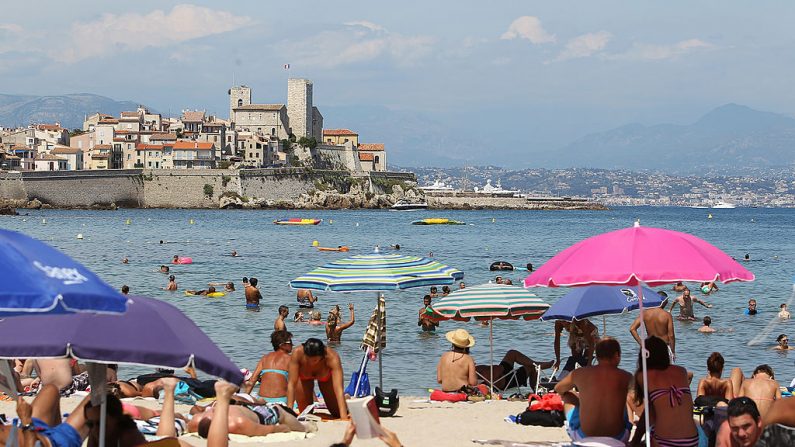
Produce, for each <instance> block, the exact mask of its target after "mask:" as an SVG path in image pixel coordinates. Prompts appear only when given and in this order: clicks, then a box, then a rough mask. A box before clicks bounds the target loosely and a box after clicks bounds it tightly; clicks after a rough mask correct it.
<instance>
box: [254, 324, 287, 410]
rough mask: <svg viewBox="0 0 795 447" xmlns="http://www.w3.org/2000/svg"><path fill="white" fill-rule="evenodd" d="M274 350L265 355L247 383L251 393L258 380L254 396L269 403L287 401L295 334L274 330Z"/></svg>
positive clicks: (272, 335) (284, 402)
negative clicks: (288, 370)
mask: <svg viewBox="0 0 795 447" xmlns="http://www.w3.org/2000/svg"><path fill="white" fill-rule="evenodd" d="M271 345H273V352H271V353H269V354H267V355H264V356H263V357H262V359H260V361H259V363H257V366H256V368H254V374H253V375H252V376H251V379H250V380H249V382H248V383H246V392H247V393H249V394H251V391H252V390H253V389H254V386H255V385H256V384H257V382H260V386H259V391H258V392H257V395H256V396H254V397H259V398H260V399H264V400H265V401H266V402H269V403H271V402H272V403H280V404H286V403H287V377H288V373H287V369H288V367H289V365H290V353H291V352H293V334H291V333H289V332H287V331H273V333H272V334H271Z"/></svg>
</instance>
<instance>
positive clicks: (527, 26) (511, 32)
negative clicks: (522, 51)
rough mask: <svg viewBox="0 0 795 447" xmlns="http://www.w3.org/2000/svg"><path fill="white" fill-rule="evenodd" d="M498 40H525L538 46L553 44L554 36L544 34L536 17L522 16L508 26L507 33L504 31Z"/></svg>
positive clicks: (544, 31)
mask: <svg viewBox="0 0 795 447" xmlns="http://www.w3.org/2000/svg"><path fill="white" fill-rule="evenodd" d="M500 39H503V40H512V39H527V40H529V41H530V42H532V43H534V44H540V43H550V42H554V41H555V35H554V34H549V33H548V32H546V30H545V29H544V27H543V26H541V21H540V20H538V17H533V16H522V17H519V18H518V19H516V20H514V21H513V22H512V23H511V25H510V26H508V31H505V32H504V33H503V34H502V36H500Z"/></svg>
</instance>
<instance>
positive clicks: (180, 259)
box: [171, 256, 193, 264]
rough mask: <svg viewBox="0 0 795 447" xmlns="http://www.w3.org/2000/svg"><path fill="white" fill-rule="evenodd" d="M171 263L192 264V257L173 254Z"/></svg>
mask: <svg viewBox="0 0 795 447" xmlns="http://www.w3.org/2000/svg"><path fill="white" fill-rule="evenodd" d="M171 263H172V264H193V258H189V257H187V256H174V259H172V260H171Z"/></svg>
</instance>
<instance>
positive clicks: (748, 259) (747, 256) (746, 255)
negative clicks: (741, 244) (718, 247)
mask: <svg viewBox="0 0 795 447" xmlns="http://www.w3.org/2000/svg"><path fill="white" fill-rule="evenodd" d="M743 260H744V261H750V260H751V255H750V254H749V253H746V254H745V257H744V258H743Z"/></svg>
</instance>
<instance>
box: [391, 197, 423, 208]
mask: <svg viewBox="0 0 795 447" xmlns="http://www.w3.org/2000/svg"><path fill="white" fill-rule="evenodd" d="M390 209H392V210H395V211H412V210H427V209H428V202H426V201H425V200H422V199H419V200H411V199H407V198H405V197H404V198H402V199H400V200H398V201H397V202H395V204H394V205H392V207H391V208H390Z"/></svg>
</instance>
